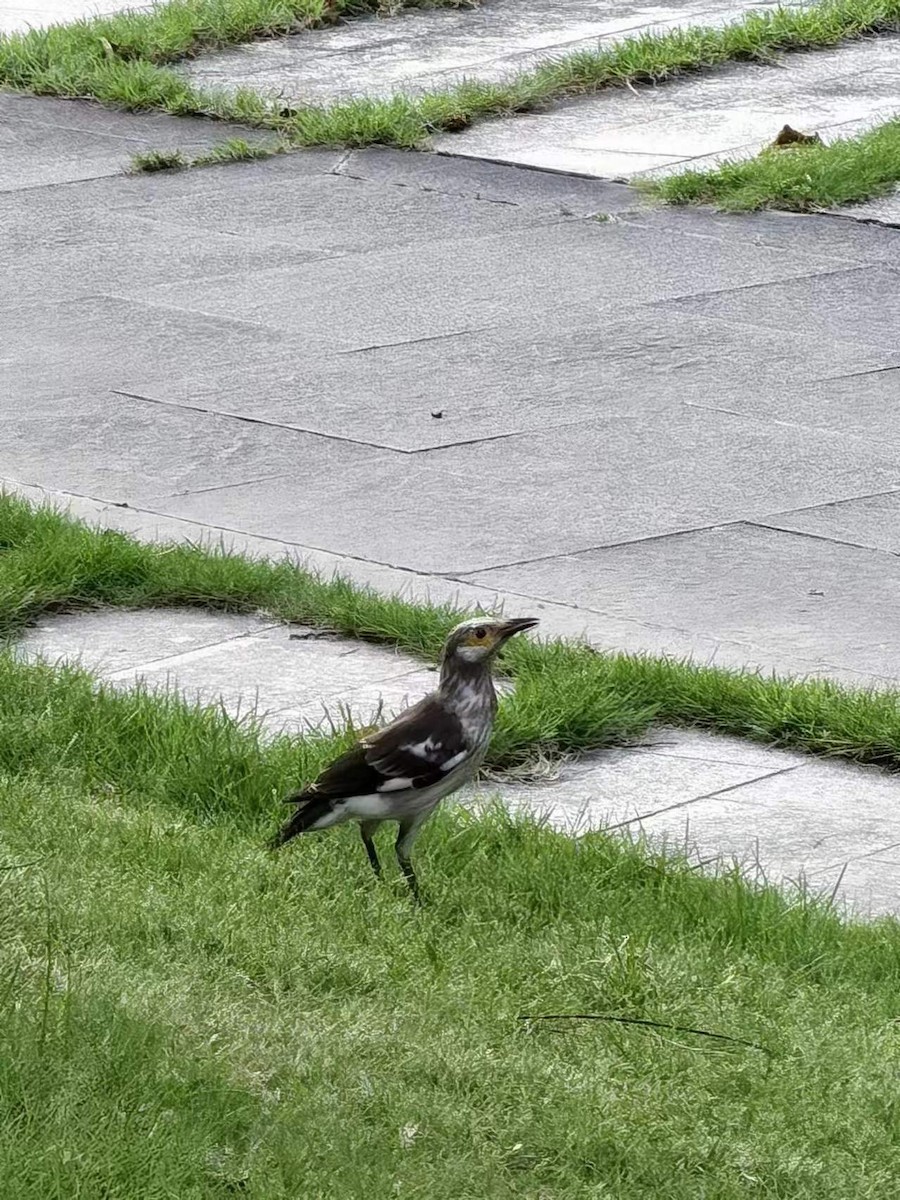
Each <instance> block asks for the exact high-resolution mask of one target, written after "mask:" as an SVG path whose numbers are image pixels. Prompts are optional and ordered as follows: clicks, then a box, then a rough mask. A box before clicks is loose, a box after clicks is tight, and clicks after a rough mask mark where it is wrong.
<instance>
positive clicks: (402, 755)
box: [360, 696, 472, 792]
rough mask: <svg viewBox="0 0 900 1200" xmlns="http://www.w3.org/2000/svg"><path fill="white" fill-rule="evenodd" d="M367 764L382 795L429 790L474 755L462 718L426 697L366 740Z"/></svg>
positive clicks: (362, 743)
mask: <svg viewBox="0 0 900 1200" xmlns="http://www.w3.org/2000/svg"><path fill="white" fill-rule="evenodd" d="M360 744H361V745H362V746H363V747H365V751H366V762H368V763H369V764H370V765H371V766H372V767H373V768H374V769H375V770H376V771H377V772H378V773H379V774H380V775H382V776H384V782H383V783H382V785H381V787H379V789H378V790H379V791H382V792H384V791H394V790H396V789H399V788H401V787H414V788H423V787H430V786H431V785H432V784H434V783H437V782H438V781H439V780H441V779H443V778H445V777H446V776H447V774H448V772H450V771H452V770H454V769H455V768H456V767H458V766H460V765H461V764H462V763H463V762H464V761H465V759H466V758H468V757H469V755H470V754H471V752H472V748H471V746H470V745H469V744H468V742H467V741H466V738H465V735H464V734H463V728H462V725H461V724H460V721H459V717H457V716H456V714H455V713H452V712H450V711H449V710H448V709H446V708H445V707H444V705H443V704H441V702H440V700H438V698H437V697H436V696H426V697H425V699H424V700H420V701H419V703H418V704H416V705H415V706H414V707H413V708H409V709H407V710H406V712H405V713H402V714H401V716H399V717H398V718H397V720H396V721H392V722H391V724H390V725H388V726H387V727H386V728H385V729H381V730H379V731H378V733H375V734H372V735H371V736H370V737H365V738H363V739H362V740H361V743H360Z"/></svg>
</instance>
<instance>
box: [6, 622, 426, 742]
mask: <svg viewBox="0 0 900 1200" xmlns="http://www.w3.org/2000/svg"><path fill="white" fill-rule="evenodd" d="M17 650H18V653H19V654H21V656H22V657H23V658H25V659H32V658H35V657H43V658H45V659H47V660H48V661H51V662H58V661H77V662H80V663H81V665H82V666H84V667H85V668H86V669H88V670H90V671H92V672H93V673H95V674H96V675H98V677H99V678H100V679H103V680H105V681H107V682H109V683H113V684H115V685H116V686H119V687H123V688H131V687H134V686H135V684H136V683H138V682H142V683H144V684H145V685H146V686H148V687H150V688H154V689H162V690H164V691H167V690H176V691H178V692H181V693H182V694H183V695H185V696H186V697H187V698H188V699H189V700H190V701H191V702H197V703H201V704H215V705H218V704H221V705H222V706H223V707H224V708H225V709H226V711H228V712H230V713H232V714H233V715H236V716H240V715H247V714H249V713H256V714H257V715H258V716H260V717H266V723H267V726H268V728H269V729H270V730H271V731H272V732H276V731H278V730H280V729H282V728H285V727H287V728H289V729H292V730H293V731H295V732H296V730H297V728H298V727H300V726H307V725H321V724H322V723H323V722H326V721H327V714H330V716H331V717H332V719H333V720H334V721H335V722H336V723H337V724H338V725H339V726H342V725H343V724H344V723H345V719H346V712H349V713H350V714H352V716H353V718H354V719H355V720H356V721H357V722H358V723H363V724H365V723H367V722H368V721H369V720H370V719H371V718H372V716H373V714H374V713H376V711H377V709H378V707H379V704H383V706H384V709H385V712H386V713H391V712H395V711H399V709H400V708H402V707H404V706H405V704H406V703H407V702H409V701H410V699H411V700H412V702H415V701H416V700H418V699H419V698H420V697H421V696H422V695H424V694H425V692H427V691H429V690H430V689H431V688H433V687H434V685H435V680H436V675H435V673H434V671H429V670H427V669H426V668H425V667H424V666H423V664H422V663H421V662H420V661H419V660H417V659H413V658H411V657H409V656H408V655H402V654H399V653H397V652H395V651H392V650H391V649H389V648H386V647H376V646H369V645H367V644H366V643H364V642H357V641H351V640H348V639H344V638H338V637H334V636H327V635H326V636H323V635H322V633H321V631H315V630H311V629H309V628H306V627H303V626H291V625H284V624H281V623H274V622H272V621H271V620H267V619H265V618H262V617H256V616H243V615H241V616H238V615H227V614H222V615H219V614H211V613H204V612H199V611H195V610H193V609H156V610H148V611H143V610H142V611H139V612H126V611H123V610H103V611H100V612H94V613H86V614H77V615H71V616H61V617H58V618H52V619H47V620H42V621H41V622H40V623H39V624H38V625H36V626H34V627H33V628H31V629H29V630H28V631H27V632H26V634H25V636H24V637H23V638H22V640H21V642H20V643H19V644H18V647H17ZM342 706H343V707H344V715H342V712H341V708H342Z"/></svg>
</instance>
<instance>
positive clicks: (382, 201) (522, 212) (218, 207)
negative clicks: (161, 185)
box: [108, 170, 563, 290]
mask: <svg viewBox="0 0 900 1200" xmlns="http://www.w3.org/2000/svg"><path fill="white" fill-rule="evenodd" d="M180 178H191V176H190V174H189V175H188V176H182V177H180ZM193 180H196V182H195V183H194V185H193V186H186V185H185V186H181V187H179V188H178V190H177V191H175V190H174V189H171V188H166V189H165V190H162V191H161V190H159V189H153V190H151V189H145V190H143V191H142V192H141V193H137V192H134V191H132V192H131V195H130V197H128V196H126V195H125V193H124V191H123V190H121V189H120V195H119V197H118V198H117V200H116V203H117V205H118V206H119V207H120V208H125V207H126V206H127V208H129V209H130V210H131V214H139V215H140V216H142V217H144V218H146V221H147V227H148V228H149V229H151V230H152V229H156V230H157V237H160V236H162V237H164V238H166V240H170V239H171V240H174V239H172V234H171V233H170V232H169V230H168V229H160V225H165V226H174V227H176V228H177V229H178V230H184V231H190V232H192V233H193V234H194V235H195V236H196V235H197V234H201V235H203V236H208V234H209V233H210V232H213V233H215V234H219V235H227V236H228V237H229V238H231V239H232V240H234V238H235V236H236V235H237V236H239V237H240V238H241V239H242V242H241V244H243V245H246V246H247V247H248V249H249V247H250V246H251V245H252V246H259V245H260V244H263V245H268V246H271V247H273V248H276V249H277V250H279V252H281V253H282V256H283V257H284V258H285V259H287V260H290V259H291V258H297V257H300V256H301V255H302V254H303V252H309V256H310V258H312V257H314V256H316V254H315V252H340V253H348V252H354V251H367V250H384V249H386V248H388V247H390V246H414V245H418V244H420V243H431V242H435V241H442V240H454V241H456V240H460V239H463V238H473V237H482V236H484V235H486V234H492V233H498V232H503V231H505V230H507V229H516V228H523V227H527V226H528V225H529V224H531V223H536V222H539V221H542V222H548V221H551V220H554V219H556V220H562V219H563V217H562V214H561V213H559V212H558V211H557V212H556V213H551V212H549V211H548V210H546V209H541V210H540V211H532V210H531V209H524V208H522V207H521V206H518V205H513V204H492V203H489V202H487V201H483V200H478V199H475V198H474V197H472V198H469V197H467V196H451V195H444V194H443V193H440V192H436V191H434V192H423V191H422V190H421V189H411V188H400V187H396V186H394V187H386V186H384V185H383V184H377V183H369V182H367V181H365V180H360V179H353V178H346V177H344V176H340V175H334V174H330V175H326V174H320V175H318V176H312V177H309V176H307V175H306V174H305V173H298V174H294V173H293V172H292V171H286V170H285V171H281V172H278V173H276V172H273V171H268V172H259V173H255V174H252V175H251V174H250V173H248V172H244V171H240V172H239V173H238V174H237V175H236V176H235V177H231V176H229V175H228V174H227V173H226V172H223V171H219V172H217V173H216V174H215V176H212V175H211V174H210V173H208V172H207V171H201V172H196V173H194V175H193ZM374 212H377V220H373V213H374ZM210 257H211V256H210ZM263 265H264V264H258V265H257V266H259V267H261V266H263ZM271 265H275V263H274V260H273V263H272V264H271ZM254 268H255V264H253V263H252V262H250V261H248V262H247V263H246V265H245V268H244V269H245V270H252V269H254ZM209 273H210V274H212V272H209ZM217 273H218V274H222V275H224V274H225V273H226V272H225V271H219V272H217ZM149 282H150V280H148V283H149ZM108 290H113V288H112V286H110V288H109V289H108Z"/></svg>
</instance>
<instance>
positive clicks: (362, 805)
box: [272, 617, 537, 897]
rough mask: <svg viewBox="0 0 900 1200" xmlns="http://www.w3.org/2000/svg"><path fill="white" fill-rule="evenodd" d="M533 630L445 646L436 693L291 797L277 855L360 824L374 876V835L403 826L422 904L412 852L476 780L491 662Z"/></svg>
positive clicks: (454, 634) (489, 706) (469, 634)
mask: <svg viewBox="0 0 900 1200" xmlns="http://www.w3.org/2000/svg"><path fill="white" fill-rule="evenodd" d="M535 625H537V620H535V619H534V618H531V617H526V618H520V619H517V620H500V619H496V618H487V617H485V618H476V619H474V620H470V621H464V622H463V623H462V624H461V625H457V627H456V628H455V629H454V630H452V631H451V633H450V635H449V637H448V638H447V641H446V643H445V645H444V650H443V654H442V656H441V676H440V683H439V685H438V688H437V690H436V691H434V692H432V693H431V694H430V695H428V696H426V697H425V698H424V699H423V700H420V701H419V703H418V704H416V705H414V706H413V707H412V708H409V709H407V710H406V711H405V712H403V713H401V714H400V716H398V717H397V718H396V719H395V720H394V721H392V722H391V723H390V724H389V725H387V726H385V728H384V729H380V730H378V731H377V732H374V733H370V734H367V735H365V736H364V737H362V738H360V740H359V742H358V743H357V744H356V745H355V746H354V747H353V748H352V749H350V750H348V751H346V753H344V754H342V755H341V756H340V757H339V758H336V759H335V760H334V762H332V763H330V764H329V765H328V766H327V767H326V768H325V770H324V771H322V773H321V774H320V775H319V776H318V778H317V779H316V780H315V781H314V782H313V783H311V784H309V785H308V786H307V787H305V788H303V789H301V790H300V791H298V792H296V793H295V794H294V795H292V796H290V797H289V798H288V799H289V802H290V803H292V804H295V805H296V806H297V810H296V812H295V813H294V814H293V815H292V816H291V818H290V820H288V821H287V822H286V823H285V824H284V825H283V827H282V828H281V829H280V830H279V832H278V834H277V835H276V836H275V838H274V839H273V841H272V847H273V848H277V847H278V846H282V845H284V843H285V842H288V841H290V840H291V839H292V838H294V837H296V836H297V835H298V834H301V833H307V832H309V831H311V830H315V829H327V828H329V827H330V826H332V825H339V824H342V823H343V822H345V821H358V822H359V826H360V830H361V833H362V838H363V842H364V843H365V847H366V852H367V854H368V856H369V862H370V863H371V865H372V869H373V870H374V871H375V873H376V875H377V874H380V872H381V864H380V863H379V861H378V855H377V853H376V851H375V844H374V842H373V841H372V835H373V834H374V832H375V830H376V829H377V828H378V826H379V825H380V824H381V823H382V822H383V821H397V822H398V823H399V826H400V830H399V834H398V837H397V843H396V851H397V859H398V861H399V863H400V866H401V868H402V870H403V873H404V875H405V876H406V880H407V882H408V884H409V886H410V889H411V890H412V893H413V895H414V896H415V897H418V887H417V883H416V876H415V873H414V871H413V868H412V864H411V863H410V859H409V851H410V847H411V845H412V842H413V840H414V838H415V836H416V834H417V833H418V830H419V827H420V826H421V825H422V824H423V822H424V821H425V820H426V819H427V818H428V817H429V816H430V815H431V813H432V812H433V811H434V808H435V807H436V805H437V804H438V803H439V802H440V801H441V800H442V799H443V798H444V797H445V796H448V795H450V793H451V792H454V791H456V789H457V788H459V787H460V786H461V785H462V784H463V783H465V782H466V781H467V780H469V779H471V778H472V776H473V775H474V774H475V772H476V771H477V770H478V767H479V766H480V764H481V762H482V760H483V758H484V755H485V753H486V751H487V746H488V742H489V740H490V735H491V729H492V727H493V723H494V715H495V713H496V711H497V696H496V693H495V691H494V685H493V680H492V677H491V665H492V662H493V659H494V656H495V655H496V653H497V651H498V650H499V649H500V647H501V646H502V645H504V643H505V642H506V641H507V640H508V639H509V638H510V637H512V636H513V635H514V634H516V633H520V632H523V631H525V630H526V629H532V628H534V626H535Z"/></svg>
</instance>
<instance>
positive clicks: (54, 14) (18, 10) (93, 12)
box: [0, 0, 150, 33]
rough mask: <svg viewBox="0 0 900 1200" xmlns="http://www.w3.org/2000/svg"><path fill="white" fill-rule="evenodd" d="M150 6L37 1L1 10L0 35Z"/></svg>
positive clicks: (110, 0) (100, 0)
mask: <svg viewBox="0 0 900 1200" xmlns="http://www.w3.org/2000/svg"><path fill="white" fill-rule="evenodd" d="M149 7H150V6H149V5H141V4H130V3H117V2H116V0H87V2H86V0H39V2H38V3H37V4H32V3H28V2H24V0H23V2H19V3H15V4H10V5H7V4H6V3H5V2H4V5H3V9H2V11H0V33H25V32H26V31H27V30H29V29H40V28H42V27H44V26H46V25H59V24H65V23H68V22H69V21H79V20H81V19H82V18H83V17H93V16H98V17H100V16H107V15H111V14H112V13H116V12H122V11H123V9H133V10H137V11H140V10H141V9H142V8H143V9H146V8H149Z"/></svg>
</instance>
